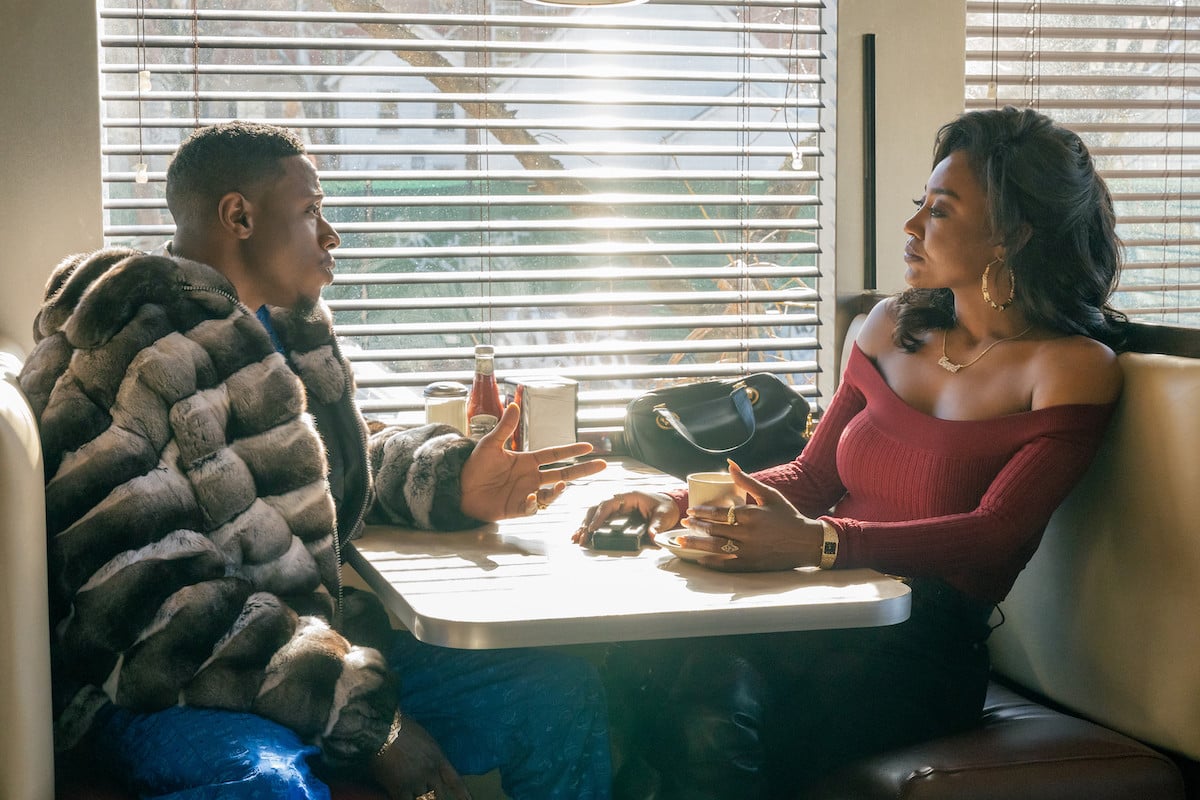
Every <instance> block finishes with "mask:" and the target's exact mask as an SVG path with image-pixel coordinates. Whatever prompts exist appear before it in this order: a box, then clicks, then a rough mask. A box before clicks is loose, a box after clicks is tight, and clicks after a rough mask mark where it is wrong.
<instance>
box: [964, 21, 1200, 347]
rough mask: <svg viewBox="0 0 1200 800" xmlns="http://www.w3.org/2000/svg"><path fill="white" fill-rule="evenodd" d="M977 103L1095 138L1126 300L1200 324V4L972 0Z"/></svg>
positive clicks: (1119, 297)
mask: <svg viewBox="0 0 1200 800" xmlns="http://www.w3.org/2000/svg"><path fill="white" fill-rule="evenodd" d="M966 56H967V76H966V77H967V80H966V85H967V100H966V105H967V108H968V109H971V108H991V107H993V106H1001V105H1015V106H1026V105H1029V106H1033V107H1035V108H1038V109H1039V110H1041V111H1043V112H1045V113H1046V114H1049V115H1050V116H1051V117H1052V118H1054V119H1055V120H1057V121H1059V122H1061V123H1063V124H1064V125H1066V126H1067V127H1069V128H1071V129H1073V130H1074V131H1076V132H1077V133H1078V134H1079V135H1080V136H1081V137H1082V138H1083V139H1084V141H1085V142H1086V143H1087V145H1088V147H1089V149H1090V150H1091V152H1092V154H1093V155H1094V156H1095V157H1096V161H1097V164H1098V165H1099V167H1100V170H1101V172H1102V174H1103V175H1104V176H1105V178H1106V180H1107V181H1108V185H1109V189H1110V190H1111V191H1112V193H1113V199H1114V202H1115V206H1116V212H1117V223H1118V228H1117V231H1118V233H1119V234H1120V236H1121V238H1122V240H1123V241H1124V244H1125V247H1126V254H1125V255H1126V264H1125V270H1124V272H1123V275H1122V278H1121V284H1120V288H1119V291H1118V292H1117V294H1116V296H1115V298H1114V304H1115V305H1116V306H1117V307H1118V308H1120V309H1121V310H1123V311H1125V312H1126V313H1127V314H1129V315H1130V317H1131V318H1132V319H1136V320H1141V321H1147V322H1163V323H1169V324H1173V325H1183V326H1189V327H1200V80H1197V78H1198V77H1200V75H1198V73H1200V2H1196V0H1175V1H1174V2H1158V3H1153V2H1144V1H1143V2H1111V1H1110V2H1093V1H1091V0H1085V1H1079V0H1076V1H1075V2H1051V0H1045V1H1044V2H1029V1H1028V0H1023V1H1022V2H994V1H993V0H969V1H968V3H967V50H966Z"/></svg>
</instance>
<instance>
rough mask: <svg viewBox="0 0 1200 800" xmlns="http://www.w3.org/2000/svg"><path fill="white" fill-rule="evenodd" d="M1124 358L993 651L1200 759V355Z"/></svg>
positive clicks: (1161, 743) (1008, 667)
mask: <svg viewBox="0 0 1200 800" xmlns="http://www.w3.org/2000/svg"><path fill="white" fill-rule="evenodd" d="M1194 333H1196V334H1197V335H1198V336H1200V331H1197V332H1194ZM1120 359H1121V364H1122V366H1123V369H1124V373H1125V390H1124V393H1123V395H1122V399H1121V402H1120V406H1119V407H1118V410H1117V413H1116V417H1115V418H1114V420H1113V424H1112V426H1111V428H1110V430H1109V431H1108V434H1107V435H1106V438H1105V441H1104V443H1103V445H1102V447H1101V450H1100V452H1099V454H1098V455H1097V458H1096V461H1095V462H1094V463H1093V464H1092V466H1091V468H1090V469H1089V471H1088V473H1087V474H1086V475H1085V477H1084V479H1083V480H1082V481H1081V483H1080V484H1079V485H1078V486H1077V487H1076V488H1075V490H1074V491H1073V492H1072V493H1071V495H1070V496H1069V497H1068V499H1067V500H1066V501H1065V502H1064V503H1063V505H1062V506H1061V507H1060V508H1059V509H1058V511H1056V512H1055V514H1054V517H1053V518H1052V519H1051V522H1050V525H1049V527H1048V529H1047V531H1046V535H1045V538H1044V540H1043V541H1042V544H1041V546H1040V547H1039V548H1038V551H1037V553H1036V554H1035V555H1034V557H1033V560H1032V561H1031V562H1030V564H1029V565H1028V566H1027V567H1026V568H1025V570H1024V571H1023V572H1022V573H1021V575H1020V577H1019V578H1018V580H1017V583H1016V585H1015V586H1014V588H1013V591H1012V593H1011V594H1010V595H1009V597H1008V598H1007V599H1006V600H1005V602H1004V603H1003V604H1002V606H1001V608H1002V610H1003V612H1004V614H1005V617H1006V621H1005V622H1004V624H1003V625H1001V626H1000V627H999V628H998V629H996V631H995V633H994V634H993V635H992V638H991V640H990V642H989V644H990V645H991V651H992V661H993V665H994V667H995V669H996V671H997V672H999V673H1000V674H1002V675H1004V676H1005V677H1007V678H1010V679H1012V680H1014V681H1016V682H1017V683H1019V684H1021V685H1022V686H1025V687H1026V688H1028V689H1031V690H1033V691H1034V692H1036V693H1038V694H1040V695H1042V696H1044V697H1047V698H1049V699H1051V700H1053V701H1055V702H1057V703H1059V704H1061V705H1063V706H1065V707H1066V708H1068V709H1070V710H1072V711H1074V712H1076V713H1078V714H1079V715H1080V716H1083V717H1087V718H1089V719H1092V720H1094V721H1096V722H1100V723H1101V724H1104V725H1106V726H1108V727H1110V728H1115V729H1117V730H1119V731H1122V732H1123V733H1126V734H1128V735H1130V736H1133V737H1134V738H1137V739H1140V740H1142V741H1144V742H1146V743H1148V744H1151V745H1154V746H1157V747H1159V748H1163V749H1166V750H1170V751H1174V752H1176V753H1180V754H1183V755H1185V756H1187V757H1189V758H1191V759H1200V666H1198V665H1200V357H1181V356H1168V355H1148V354H1143V353H1123V354H1122V355H1121V356H1120Z"/></svg>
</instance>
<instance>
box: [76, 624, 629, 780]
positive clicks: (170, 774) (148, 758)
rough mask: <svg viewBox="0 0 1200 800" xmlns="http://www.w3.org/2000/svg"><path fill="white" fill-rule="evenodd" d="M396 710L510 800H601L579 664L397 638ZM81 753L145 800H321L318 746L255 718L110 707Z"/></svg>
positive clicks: (596, 721)
mask: <svg viewBox="0 0 1200 800" xmlns="http://www.w3.org/2000/svg"><path fill="white" fill-rule="evenodd" d="M391 663H392V664H395V665H397V672H398V674H399V675H400V681H401V692H400V708H401V709H402V710H403V711H404V713H405V714H406V715H408V716H410V717H412V718H413V719H415V720H416V721H417V722H419V723H420V724H421V725H422V726H423V727H424V728H425V729H426V730H428V731H429V733H430V735H431V736H433V738H434V739H435V740H436V741H437V742H438V744H439V745H440V746H441V748H442V750H443V751H444V752H445V753H446V756H447V758H449V759H450V763H452V764H453V765H454V767H455V769H457V770H458V771H459V773H460V774H463V775H481V774H484V773H487V772H490V771H492V770H493V769H499V770H500V777H501V782H502V785H503V788H504V792H505V794H507V795H508V796H509V797H511V798H513V800H607V798H608V797H609V796H610V794H611V778H612V776H611V765H610V760H609V758H610V755H609V741H608V721H607V716H606V712H605V700H604V694H603V690H602V688H601V686H600V681H599V678H598V676H597V674H596V671H595V669H594V668H593V667H592V666H591V665H590V664H588V663H587V662H586V661H584V660H582V659H579V658H576V657H573V656H569V655H566V654H563V653H557V652H553V651H543V650H528V649H525V650H451V649H447V648H442V647H433V646H431V645H427V644H423V643H421V642H419V641H417V640H416V639H415V638H413V637H412V636H411V635H410V634H408V633H398V634H397V635H396V638H395V641H394V645H393V648H392V653H391ZM88 744H89V748H90V749H91V750H92V751H93V753H95V755H96V756H97V757H98V758H100V759H102V760H103V761H102V763H105V764H107V765H108V766H110V767H111V768H112V769H113V770H114V772H115V773H116V774H118V775H122V776H128V780H129V781H130V782H131V784H132V786H133V788H135V789H136V790H137V791H138V792H139V793H141V794H142V795H143V796H145V797H156V798H170V800H209V799H210V798H238V799H239V800H240V799H241V798H245V800H257V798H263V800H281V799H284V798H286V799H287V800H292V799H293V798H294V800H328V798H329V790H328V789H327V788H326V787H325V785H324V784H323V783H321V781H320V780H319V779H317V778H316V777H315V776H314V775H313V773H312V770H311V769H310V767H309V763H308V761H309V759H310V758H313V757H315V756H316V755H317V750H316V748H315V747H312V746H309V745H306V744H304V743H303V742H301V741H300V740H299V739H298V738H297V736H296V734H294V733H293V732H292V731H291V730H289V729H287V728H285V727H283V726H281V725H277V724H275V723H273V722H270V721H268V720H265V719H263V718H261V717H258V716H255V715H253V714H244V713H238V712H232V711H220V710H214V709H198V708H180V707H176V708H170V709H167V710H165V711H160V712H156V713H152V714H139V713H134V712H130V711H127V710H125V709H118V708H116V707H110V708H109V709H107V710H106V711H105V712H104V714H103V715H102V716H101V718H100V719H99V720H98V722H97V724H96V726H95V727H94V728H93V731H92V733H91V735H90V736H89V742H88Z"/></svg>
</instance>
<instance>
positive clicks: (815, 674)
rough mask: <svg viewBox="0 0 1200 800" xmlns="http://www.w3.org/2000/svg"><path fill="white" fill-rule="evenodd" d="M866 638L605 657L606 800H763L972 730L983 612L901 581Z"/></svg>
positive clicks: (653, 649)
mask: <svg viewBox="0 0 1200 800" xmlns="http://www.w3.org/2000/svg"><path fill="white" fill-rule="evenodd" d="M912 589H913V606H912V614H911V616H910V618H909V619H908V620H906V621H905V622H903V623H901V624H899V625H892V626H886V627H877V628H855V629H845V630H830V631H803V632H797V633H783V634H761V635H754V636H734V637H719V638H703V639H678V640H671V641H662V642H631V643H625V644H621V645H614V647H613V648H612V650H611V651H610V652H609V654H608V657H607V659H606V663H605V665H604V670H603V672H604V677H605V681H606V684H607V688H608V691H609V696H610V703H611V711H610V716H611V720H612V725H613V728H614V740H615V741H616V742H617V746H618V759H619V761H618V764H617V766H618V769H619V772H618V775H617V782H616V789H615V798H616V800H635V799H636V800H682V799H683V798H687V799H688V800H705V799H706V798H712V800H739V799H741V798H745V799H746V800H762V799H763V798H770V799H771V800H777V799H779V798H788V797H795V796H797V795H798V794H799V793H800V791H801V790H802V789H803V787H804V785H805V784H807V783H810V782H812V781H814V780H816V779H818V778H820V777H821V776H822V775H824V774H826V773H828V772H830V771H831V770H833V769H836V768H837V767H839V766H841V765H843V764H846V763H847V762H849V761H852V760H855V759H857V758H860V757H863V756H866V755H870V754H872V753H877V752H881V751H884V750H888V749H892V748H895V747H900V746H903V745H906V744H911V743H915V742H918V741H922V740H925V739H931V738H934V737H936V736H940V735H944V734H947V733H951V732H954V731H959V730H964V729H966V728H969V727H971V726H973V725H974V724H976V722H977V721H978V718H979V713H980V709H981V708H982V706H983V700H984V695H985V694H986V691H987V682H988V655H987V647H986V644H985V640H986V639H987V635H988V633H989V632H990V629H989V627H988V617H989V616H990V613H991V607H990V606H987V605H984V604H982V603H978V602H976V601H973V600H971V599H969V598H967V597H964V596H963V595H962V594H961V593H959V592H957V591H956V590H954V589H952V588H951V587H949V586H947V585H946V584H944V583H942V582H940V581H933V580H914V581H913V582H912Z"/></svg>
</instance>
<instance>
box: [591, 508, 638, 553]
mask: <svg viewBox="0 0 1200 800" xmlns="http://www.w3.org/2000/svg"><path fill="white" fill-rule="evenodd" d="M647 527H648V523H647V521H646V518H645V517H643V516H642V513H641V512H640V511H638V510H637V509H634V510H633V511H619V512H617V514H616V515H615V516H612V517H609V518H608V519H607V520H605V521H604V524H603V525H601V526H600V527H599V528H597V529H596V530H595V531H594V532H593V533H592V543H591V546H592V549H593V550H625V551H636V550H641V549H642V545H644V544H645V543H646V528H647Z"/></svg>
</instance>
